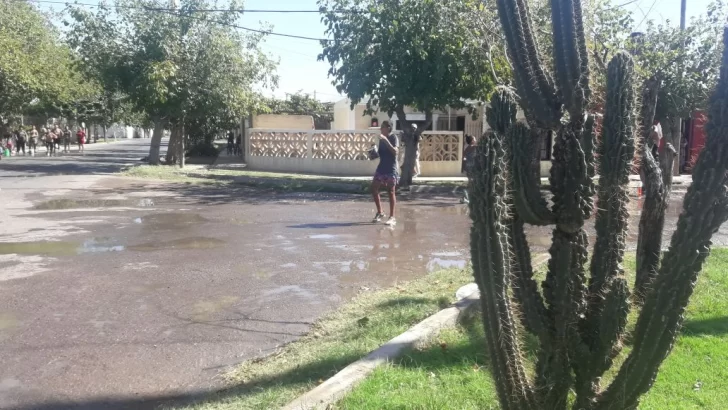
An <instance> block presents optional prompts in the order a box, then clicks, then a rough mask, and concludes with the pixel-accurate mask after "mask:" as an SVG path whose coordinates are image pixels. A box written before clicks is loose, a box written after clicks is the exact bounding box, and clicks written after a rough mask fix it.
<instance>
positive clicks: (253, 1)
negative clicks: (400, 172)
mask: <svg viewBox="0 0 728 410" xmlns="http://www.w3.org/2000/svg"><path fill="white" fill-rule="evenodd" d="M80 1H81V2H84V3H96V0H80ZM612 3H614V4H617V5H619V4H625V3H630V4H627V5H625V6H624V7H625V8H626V9H627V10H629V11H630V12H631V13H632V15H633V17H634V20H635V24H636V27H634V29H635V30H639V29H640V28H641V26H642V25H644V21H646V20H648V19H651V20H655V21H660V22H662V21H665V20H670V22H671V24H674V25H677V24H679V20H680V0H637V1H634V2H631V1H630V0H612ZM687 3H688V10H687V14H688V18H689V17H690V16H696V15H698V14H701V13H703V12H704V11H705V9H706V7H707V5H708V3H710V0H688V2H687ZM40 6H41V7H42V8H48V5H47V4H42V5H40ZM245 7H246V8H247V9H251V10H253V9H258V10H270V9H278V10H285V9H288V10H291V9H294V10H316V9H318V7H317V5H316V0H246V1H245ZM54 8H55V9H57V7H54ZM645 16H647V17H646V18H645ZM319 18H320V16H319V15H318V14H316V13H302V14H281V13H248V14H247V15H244V16H243V17H242V21H241V23H240V25H243V26H246V27H251V28H260V27H261V23H262V22H266V23H267V24H270V25H272V26H273V31H274V32H279V33H285V34H294V35H299V36H305V37H316V38H320V37H323V36H324V25H323V24H322V23H321V22H320V20H319ZM640 23H642V24H641V25H640ZM263 49H264V50H265V51H266V52H268V53H269V54H270V55H271V56H272V57H273V58H276V59H280V64H279V67H278V75H279V76H280V83H279V87H278V89H276V90H275V91H266V94H268V95H271V94H273V95H275V96H277V97H284V96H285V94H286V93H295V92H296V91H299V90H301V91H303V92H306V93H309V94H314V91H315V92H316V96H317V97H318V98H319V99H321V100H324V101H336V100H338V99H340V98H342V96H340V95H339V94H338V93H337V92H336V88H335V87H334V86H333V85H331V81H330V80H329V79H328V78H327V72H328V68H329V66H328V64H327V63H325V62H317V61H316V57H317V55H318V54H319V53H320V52H321V45H320V43H319V42H317V41H311V40H302V39H294V38H286V37H279V36H268V37H267V38H266V40H265V43H264V45H263Z"/></svg>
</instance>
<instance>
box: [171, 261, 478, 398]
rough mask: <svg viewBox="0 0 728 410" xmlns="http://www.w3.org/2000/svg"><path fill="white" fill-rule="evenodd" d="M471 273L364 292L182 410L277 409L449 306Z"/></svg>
mask: <svg viewBox="0 0 728 410" xmlns="http://www.w3.org/2000/svg"><path fill="white" fill-rule="evenodd" d="M471 275H472V273H470V272H469V271H464V270H443V271H438V272H435V273H431V274H428V275H427V276H425V277H422V278H419V279H416V280H413V281H410V282H407V283H401V284H399V285H398V286H394V287H391V288H388V289H384V290H378V291H366V292H363V293H361V294H359V295H358V296H357V297H355V298H354V299H353V300H352V301H351V302H349V303H346V304H345V305H344V306H342V307H341V308H340V309H337V310H336V311H335V312H333V313H332V314H330V315H328V316H326V317H325V318H323V319H322V320H320V321H318V322H316V323H315V325H314V326H313V327H312V329H311V331H310V333H309V334H308V335H307V336H305V337H303V338H302V339H300V340H298V341H296V342H293V343H291V344H289V345H286V346H285V347H283V348H281V349H280V350H279V351H277V352H276V353H274V354H272V355H270V356H268V357H266V358H263V359H260V360H252V361H249V362H247V363H244V364H243V365H242V366H240V367H239V368H238V369H236V370H235V371H234V372H232V373H231V374H229V375H228V378H229V381H230V388H229V389H226V390H224V391H222V392H220V393H217V394H215V395H213V396H211V397H209V398H208V399H207V400H206V401H204V402H200V403H197V404H193V405H190V406H188V407H183V408H186V409H196V410H223V409H261V410H262V409H266V410H267V409H275V408H279V407H281V406H282V405H284V404H286V403H287V402H289V401H290V400H293V399H294V398H296V397H298V396H299V395H301V394H303V393H304V392H306V391H308V390H310V389H311V388H313V387H315V386H316V385H317V384H318V383H320V382H322V381H323V380H325V379H327V378H329V377H331V376H333V375H334V374H336V373H337V372H338V371H339V370H341V369H343V368H344V367H346V366H347V365H349V364H350V363H353V362H354V361H356V360H358V359H360V358H361V357H363V356H365V355H366V354H368V353H369V352H370V351H372V350H374V349H376V348H377V347H379V346H380V345H382V344H383V343H385V342H386V341H388V340H390V339H391V338H393V337H395V336H397V335H399V334H400V333H402V332H404V331H405V330H407V329H408V328H410V327H411V326H413V325H414V324H416V323H418V322H419V321H421V320H422V319H424V318H425V317H427V316H429V315H431V314H433V313H435V312H437V311H438V310H440V309H442V308H443V307H445V306H447V305H449V304H450V303H451V302H452V301H454V294H455V291H456V290H457V289H458V288H459V287H460V286H462V285H464V284H466V283H468V282H469V281H470V280H471V278H472V276H471Z"/></svg>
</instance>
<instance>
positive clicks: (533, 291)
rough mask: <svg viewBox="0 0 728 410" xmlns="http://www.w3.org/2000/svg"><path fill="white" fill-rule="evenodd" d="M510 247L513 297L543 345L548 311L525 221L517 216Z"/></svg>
mask: <svg viewBox="0 0 728 410" xmlns="http://www.w3.org/2000/svg"><path fill="white" fill-rule="evenodd" d="M508 234H509V244H510V247H511V252H512V254H511V270H512V273H513V295H514V296H515V299H516V301H517V302H518V304H519V305H520V311H521V322H522V323H523V327H524V328H526V330H528V331H529V332H531V333H532V334H533V335H535V336H537V337H538V338H539V339H540V340H541V343H545V342H546V341H547V340H548V336H549V334H548V329H547V327H546V307H545V306H544V303H543V298H542V297H541V294H540V293H539V292H538V284H537V283H536V281H535V280H534V279H533V266H532V265H531V251H530V249H529V248H528V241H527V240H526V233H525V231H524V229H523V219H521V218H520V217H519V215H518V213H514V214H513V215H512V216H511V218H510V220H509V232H508Z"/></svg>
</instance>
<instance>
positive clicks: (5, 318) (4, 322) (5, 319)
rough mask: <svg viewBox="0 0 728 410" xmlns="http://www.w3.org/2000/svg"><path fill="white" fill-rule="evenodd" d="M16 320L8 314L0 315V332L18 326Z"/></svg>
mask: <svg viewBox="0 0 728 410" xmlns="http://www.w3.org/2000/svg"><path fill="white" fill-rule="evenodd" d="M18 324H19V321H18V319H17V318H16V317H15V316H13V315H11V314H10V313H0V330H5V329H10V328H11V327H16V326H18Z"/></svg>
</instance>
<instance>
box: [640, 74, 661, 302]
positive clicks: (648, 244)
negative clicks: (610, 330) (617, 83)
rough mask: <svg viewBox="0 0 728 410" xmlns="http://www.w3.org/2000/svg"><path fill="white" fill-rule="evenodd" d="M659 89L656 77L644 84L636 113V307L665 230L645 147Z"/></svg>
mask: <svg viewBox="0 0 728 410" xmlns="http://www.w3.org/2000/svg"><path fill="white" fill-rule="evenodd" d="M659 87H660V79H659V78H657V77H651V78H649V79H647V80H645V85H644V87H642V90H643V91H642V109H641V112H640V117H641V123H642V124H641V126H642V129H641V131H640V133H639V141H638V142H637V147H638V150H639V153H638V157H639V158H640V177H641V180H642V187H643V192H644V196H645V198H644V202H643V204H642V214H641V215H640V223H639V231H638V232H639V234H638V237H637V274H636V277H635V284H634V294H635V298H636V300H637V301H638V302H640V303H641V302H642V301H644V297H645V292H646V291H647V289H648V287H649V285H650V283H651V282H652V280H653V279H654V277H655V275H656V274H657V270H658V269H659V267H660V252H661V251H662V231H663V229H664V227H665V211H666V210H667V190H666V189H665V185H664V184H663V182H662V170H661V169H660V164H658V162H657V160H656V159H655V158H654V157H653V156H652V152H651V150H650V148H649V146H648V142H649V141H650V134H651V133H652V123H653V121H654V118H655V109H656V107H657V94H658V92H659Z"/></svg>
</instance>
